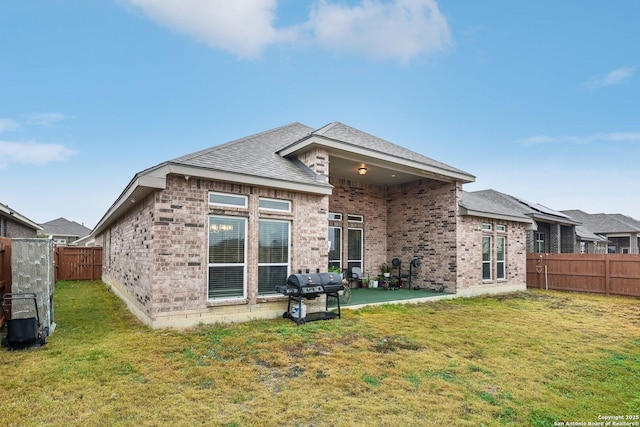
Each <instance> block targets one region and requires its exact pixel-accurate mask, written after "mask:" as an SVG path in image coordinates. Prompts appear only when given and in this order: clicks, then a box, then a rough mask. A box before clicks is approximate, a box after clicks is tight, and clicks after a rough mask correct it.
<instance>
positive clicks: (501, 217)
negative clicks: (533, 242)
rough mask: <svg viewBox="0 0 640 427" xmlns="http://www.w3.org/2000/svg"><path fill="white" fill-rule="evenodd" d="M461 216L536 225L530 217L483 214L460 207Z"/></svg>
mask: <svg viewBox="0 0 640 427" xmlns="http://www.w3.org/2000/svg"><path fill="white" fill-rule="evenodd" d="M460 214H461V215H469V216H477V217H481V218H491V219H497V220H501V221H512V222H521V223H523V224H535V221H533V220H532V219H531V218H529V217H525V216H516V215H509V214H501V213H496V212H482V211H478V210H474V209H468V208H466V207H464V206H460Z"/></svg>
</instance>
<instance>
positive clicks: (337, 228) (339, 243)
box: [327, 226, 343, 268]
mask: <svg viewBox="0 0 640 427" xmlns="http://www.w3.org/2000/svg"><path fill="white" fill-rule="evenodd" d="M332 229H334V230H339V231H340V241H339V242H336V246H337V247H338V248H340V258H339V259H329V265H332V264H333V263H337V264H338V265H337V267H338V268H342V252H343V251H342V239H343V236H342V227H334V226H329V230H332ZM332 235H333V234H331V233H330V235H329V237H331V236H332ZM327 251H331V241H330V240H327Z"/></svg>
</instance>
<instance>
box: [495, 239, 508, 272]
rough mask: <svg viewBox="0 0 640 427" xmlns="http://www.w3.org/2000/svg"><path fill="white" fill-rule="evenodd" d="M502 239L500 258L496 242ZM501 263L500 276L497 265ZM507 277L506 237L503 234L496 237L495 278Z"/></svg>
mask: <svg viewBox="0 0 640 427" xmlns="http://www.w3.org/2000/svg"><path fill="white" fill-rule="evenodd" d="M499 241H502V256H503V259H500V258H499V256H500V252H499V251H498V242H499ZM500 264H502V277H500V269H499V268H498V266H499V265H500ZM506 278H507V238H506V237H505V236H498V237H496V280H506Z"/></svg>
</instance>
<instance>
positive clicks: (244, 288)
mask: <svg viewBox="0 0 640 427" xmlns="http://www.w3.org/2000/svg"><path fill="white" fill-rule="evenodd" d="M211 218H228V219H235V220H237V219H239V220H242V222H243V224H244V254H243V256H244V260H243V263H242V264H241V265H242V267H243V268H242V296H233V297H220V298H209V275H210V274H211V267H214V268H215V267H237V266H239V263H211V262H208V263H207V287H206V289H207V301H226V300H241V299H246V298H247V253H248V246H249V245H248V239H247V236H248V229H247V227H248V222H249V221H248V220H247V218H242V217H237V216H225V215H209V217H208V220H207V224H208V226H207V261H208V260H209V247H211V237H210V231H209V228H210V227H211Z"/></svg>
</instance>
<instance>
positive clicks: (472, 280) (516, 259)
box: [458, 215, 527, 289]
mask: <svg viewBox="0 0 640 427" xmlns="http://www.w3.org/2000/svg"><path fill="white" fill-rule="evenodd" d="M482 224H491V225H492V231H491V232H489V233H488V234H489V235H491V236H493V239H492V243H493V248H492V251H491V253H492V257H493V259H492V263H491V265H492V274H491V277H492V278H494V279H493V280H490V281H483V280H482V236H483V231H482ZM499 224H500V225H504V226H506V230H507V231H506V233H502V232H498V231H497V230H496V226H497V225H499ZM525 227H526V224H523V223H518V222H511V221H502V220H495V219H490V218H480V217H474V216H468V215H463V216H460V221H459V226H458V247H459V249H458V288H459V289H465V288H469V287H472V286H478V285H488V284H498V283H508V284H513V285H522V284H524V283H526V267H527V266H526V262H527V261H526V231H525ZM497 236H506V238H507V250H506V278H505V279H504V280H495V277H496V271H495V264H496V258H497V253H496V246H495V245H496V237H497Z"/></svg>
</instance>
